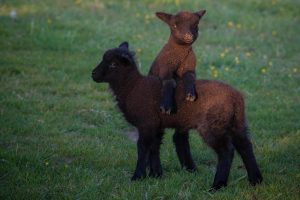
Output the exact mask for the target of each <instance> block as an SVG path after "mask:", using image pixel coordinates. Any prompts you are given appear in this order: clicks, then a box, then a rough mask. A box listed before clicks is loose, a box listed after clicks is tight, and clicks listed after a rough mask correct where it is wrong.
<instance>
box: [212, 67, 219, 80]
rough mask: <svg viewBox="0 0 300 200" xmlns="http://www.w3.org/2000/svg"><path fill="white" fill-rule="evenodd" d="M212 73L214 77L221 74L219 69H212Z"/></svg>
mask: <svg viewBox="0 0 300 200" xmlns="http://www.w3.org/2000/svg"><path fill="white" fill-rule="evenodd" d="M211 75H212V76H213V77H214V78H217V77H218V76H219V72H218V70H217V69H213V70H212V71H211Z"/></svg>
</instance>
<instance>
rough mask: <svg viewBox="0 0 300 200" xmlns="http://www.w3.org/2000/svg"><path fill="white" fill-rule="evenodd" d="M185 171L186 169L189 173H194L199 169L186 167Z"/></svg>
mask: <svg viewBox="0 0 300 200" xmlns="http://www.w3.org/2000/svg"><path fill="white" fill-rule="evenodd" d="M185 169H186V171H188V172H190V173H193V172H195V171H197V167H196V166H193V167H186V168H185Z"/></svg>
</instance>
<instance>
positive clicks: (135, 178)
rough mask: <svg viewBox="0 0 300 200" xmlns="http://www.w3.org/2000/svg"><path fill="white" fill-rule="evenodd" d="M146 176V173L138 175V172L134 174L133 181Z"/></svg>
mask: <svg viewBox="0 0 300 200" xmlns="http://www.w3.org/2000/svg"><path fill="white" fill-rule="evenodd" d="M145 177H146V174H143V175H137V174H134V175H133V176H132V177H131V181H138V180H141V179H143V178H145Z"/></svg>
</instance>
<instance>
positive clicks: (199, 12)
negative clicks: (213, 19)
mask: <svg viewBox="0 0 300 200" xmlns="http://www.w3.org/2000/svg"><path fill="white" fill-rule="evenodd" d="M205 13H206V10H199V11H198V12H195V13H194V14H195V15H197V16H198V17H199V18H200V19H201V18H202V17H203V15H204V14H205Z"/></svg>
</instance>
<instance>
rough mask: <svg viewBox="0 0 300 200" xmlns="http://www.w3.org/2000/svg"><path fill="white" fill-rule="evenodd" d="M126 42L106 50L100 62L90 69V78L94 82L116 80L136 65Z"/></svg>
mask: <svg viewBox="0 0 300 200" xmlns="http://www.w3.org/2000/svg"><path fill="white" fill-rule="evenodd" d="M128 46H129V44H128V42H123V43H121V44H120V45H119V47H117V48H114V49H109V50H107V51H106V52H105V53H104V55H103V57H102V60H101V62H100V63H99V64H98V65H97V67H96V68H95V69H94V70H93V71H92V78H93V80H94V81H95V82H97V83H100V82H111V81H117V80H119V78H122V77H121V76H126V72H127V71H129V70H132V68H133V67H136V65H135V60H134V55H133V53H132V52H130V51H129V48H128Z"/></svg>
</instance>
